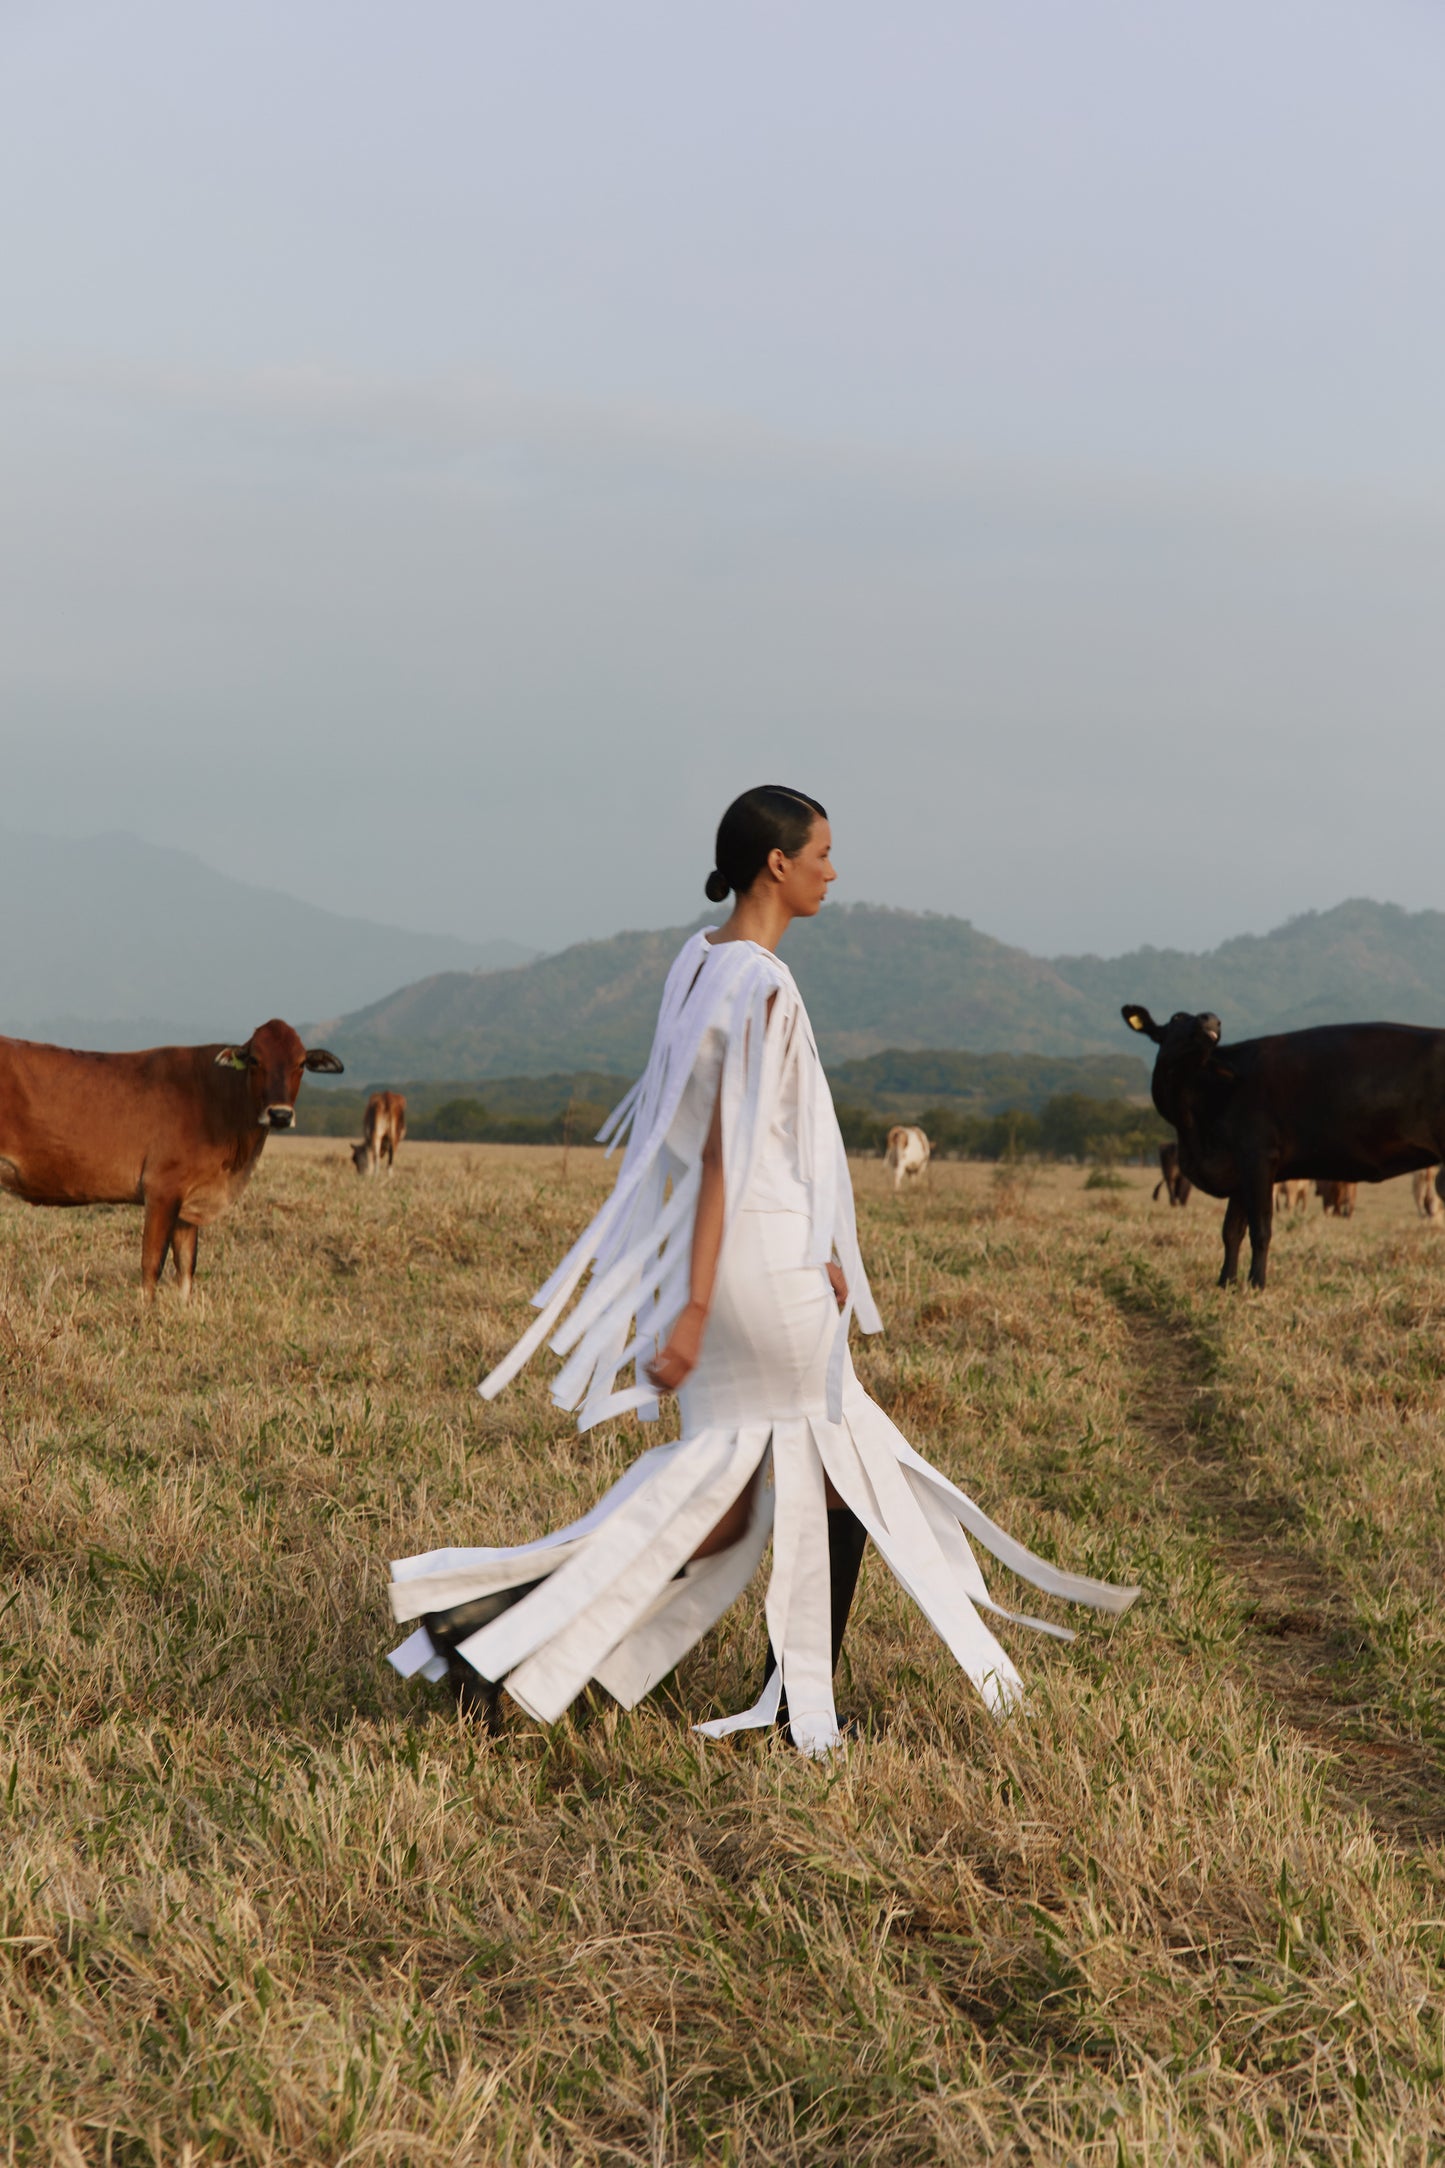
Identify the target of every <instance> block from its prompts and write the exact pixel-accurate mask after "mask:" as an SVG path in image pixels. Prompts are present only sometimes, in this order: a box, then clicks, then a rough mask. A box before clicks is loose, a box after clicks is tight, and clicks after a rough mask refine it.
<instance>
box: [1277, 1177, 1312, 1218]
mask: <svg viewBox="0 0 1445 2168" xmlns="http://www.w3.org/2000/svg"><path fill="white" fill-rule="evenodd" d="M1309 1201H1310V1186H1309V1183H1308V1182H1276V1183H1275V1185H1274V1208H1275V1210H1276V1212H1303V1211H1304V1210H1305V1209H1306V1207H1307V1206H1308V1204H1309Z"/></svg>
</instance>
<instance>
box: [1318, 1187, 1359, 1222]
mask: <svg viewBox="0 0 1445 2168" xmlns="http://www.w3.org/2000/svg"><path fill="white" fill-rule="evenodd" d="M1359 1194H1360V1185H1359V1183H1358V1182H1316V1184H1315V1195H1316V1196H1317V1197H1318V1198H1319V1200H1320V1204H1321V1205H1322V1207H1323V1208H1324V1210H1325V1212H1326V1213H1327V1214H1328V1215H1329V1216H1330V1217H1331V1218H1333V1219H1353V1218H1354V1216H1355V1199H1356V1198H1357V1197H1358V1196H1359Z"/></svg>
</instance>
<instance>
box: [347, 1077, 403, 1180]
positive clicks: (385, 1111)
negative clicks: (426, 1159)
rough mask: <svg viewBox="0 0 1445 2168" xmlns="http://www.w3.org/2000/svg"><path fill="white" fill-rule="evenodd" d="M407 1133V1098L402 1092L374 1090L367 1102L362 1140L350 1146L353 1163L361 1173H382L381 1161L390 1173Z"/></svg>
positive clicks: (362, 1126) (362, 1127)
mask: <svg viewBox="0 0 1445 2168" xmlns="http://www.w3.org/2000/svg"><path fill="white" fill-rule="evenodd" d="M405 1135H406V1100H405V1098H404V1097H403V1095H402V1094H401V1093H400V1092H373V1093H372V1095H371V1097H370V1098H369V1099H368V1100H367V1102H366V1115H365V1118H364V1120H363V1122H362V1125H361V1142H360V1144H353V1145H352V1147H351V1159H352V1164H353V1166H354V1167H355V1168H356V1171H357V1173H358V1174H379V1173H380V1172H381V1163H382V1161H383V1160H385V1161H386V1171H387V1173H388V1174H390V1173H391V1170H392V1168H393V1167H394V1166H395V1164H396V1155H397V1150H398V1148H399V1146H400V1144H401V1141H402V1139H403V1137H404V1136H405Z"/></svg>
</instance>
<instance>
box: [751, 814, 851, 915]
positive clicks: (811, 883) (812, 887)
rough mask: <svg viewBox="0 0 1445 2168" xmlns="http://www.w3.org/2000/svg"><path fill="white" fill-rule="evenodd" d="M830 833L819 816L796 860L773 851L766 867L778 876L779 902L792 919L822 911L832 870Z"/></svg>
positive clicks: (831, 834) (831, 877)
mask: <svg viewBox="0 0 1445 2168" xmlns="http://www.w3.org/2000/svg"><path fill="white" fill-rule="evenodd" d="M832 852H833V831H832V829H831V828H830V827H829V826H828V823H827V822H826V821H825V820H824V819H822V817H821V816H820V817H819V818H818V819H817V820H815V821H814V823H813V825H812V828H811V829H810V830H809V832H808V840H807V842H806V843H805V844H804V845H803V848H802V849H801V850H800V851H799V853H798V855H797V857H796V858H788V857H787V856H785V854H784V853H783V852H782V851H774V852H773V854H772V856H771V857H770V858H769V860H768V864H769V866H770V868H771V869H772V871H773V873H774V875H775V876H776V877H777V879H778V882H779V885H780V888H781V892H782V901H783V902H784V903H785V904H786V905H787V907H788V909H789V910H790V911H791V912H792V914H793V916H794V918H816V917H817V915H818V913H819V911H821V910H822V908H823V898H824V897H825V896H826V895H827V893H828V884H829V882H830V881H836V880H837V878H838V876H837V874H836V873H835V872H834V871H833V857H832Z"/></svg>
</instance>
